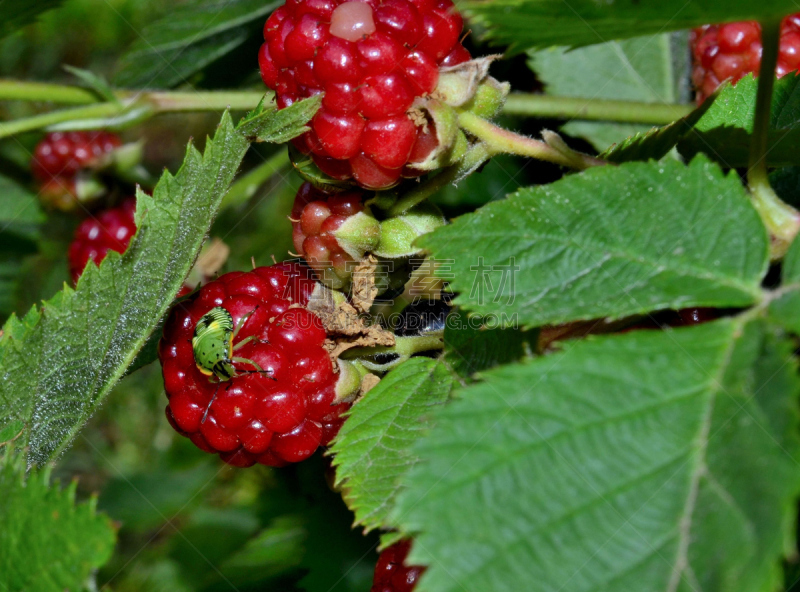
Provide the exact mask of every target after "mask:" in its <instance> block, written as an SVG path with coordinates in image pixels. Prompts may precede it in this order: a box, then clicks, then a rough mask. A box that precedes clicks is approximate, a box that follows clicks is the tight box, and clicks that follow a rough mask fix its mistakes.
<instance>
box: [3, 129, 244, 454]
mask: <svg viewBox="0 0 800 592" xmlns="http://www.w3.org/2000/svg"><path fill="white" fill-rule="evenodd" d="M247 148H248V143H247V141H246V140H245V138H244V137H243V136H242V135H241V134H239V133H238V132H237V131H236V130H235V129H234V128H233V125H232V123H231V120H230V116H229V115H228V114H226V115H225V116H224V117H223V119H222V123H221V125H220V127H219V129H218V131H217V134H216V136H215V138H214V140H208V141H207V143H206V151H205V155H201V154H200V153H199V152H198V151H197V150H196V149H194V148H193V147H191V146H190V147H189V149H188V150H187V153H186V160H185V161H184V164H183V166H182V167H181V169H180V170H179V171H178V173H177V175H175V176H173V175H171V174H169V173H167V172H165V173H164V175H163V176H162V177H161V180H160V181H159V183H158V185H157V186H156V188H155V190H154V192H153V196H152V197H151V196H149V195H147V194H145V193H142V192H140V193H139V195H138V202H137V210H136V218H137V220H136V223H137V227H138V229H139V230H138V232H137V233H136V235H135V236H134V237H133V240H132V241H131V245H130V247H129V248H128V250H127V252H126V253H125V254H123V255H119V254H117V253H114V252H110V253H109V255H108V256H107V257H106V258H105V259H104V260H103V262H102V264H101V265H100V268H99V269H98V268H97V267H94V266H89V267H87V269H86V270H85V271H84V273H83V275H82V276H81V279H80V280H79V282H78V285H77V288H76V289H75V290H73V289H71V288H69V287H65V288H64V290H63V291H62V292H60V293H58V294H57V295H56V296H55V297H54V298H52V299H51V300H49V301H48V302H45V303H44V304H43V306H42V307H41V309H40V310H36V309H34V310H31V312H30V313H28V315H26V316H25V317H24V319H23V320H22V323H20V321H18V320H17V319H15V318H14V317H12V318H11V319H10V320H9V321H8V322H7V323H6V325H5V331H4V334H3V336H2V339H1V340H0V376H2V384H0V426H5V425H6V424H7V423H9V422H10V421H12V420H22V421H24V422H25V423H26V425H27V426H29V430H30V433H29V434H26V436H27V438H26V439H27V444H28V445H29V448H30V449H29V463H31V464H44V463H45V462H47V461H49V460H52V459H53V458H54V457H55V456H56V455H58V453H59V452H61V451H62V450H63V449H64V447H65V446H67V444H68V443H69V442H70V441H71V440H72V438H73V437H74V436H75V434H76V433H77V432H78V430H79V429H80V428H81V427H82V426H83V424H84V423H85V422H86V420H87V419H88V418H89V417H90V416H91V414H92V413H93V412H94V410H95V408H96V407H97V405H98V404H99V403H100V402H101V401H102V400H103V399H104V398H105V397H106V395H107V394H108V393H109V391H110V390H111V388H112V387H113V385H114V384H116V382H117V381H118V380H119V379H120V377H121V376H122V375H123V374H124V373H125V370H126V369H127V368H128V366H129V365H130V364H131V362H132V361H133V359H134V357H135V356H136V354H137V353H138V351H139V350H140V349H141V348H142V346H143V345H144V344H145V342H146V340H147V338H148V337H149V335H150V333H151V332H152V331H153V330H154V329H155V327H156V326H157V325H158V322H159V321H160V320H161V318H162V317H163V316H164V314H165V313H166V311H167V308H168V307H169V305H170V304H171V303H172V301H173V298H174V297H175V294H176V293H177V292H178V290H179V289H180V287H181V285H182V282H183V279H184V278H185V277H186V275H187V273H188V272H189V269H190V268H191V266H192V263H193V261H194V258H195V257H196V256H197V253H198V252H199V250H200V247H201V246H202V243H203V239H204V237H205V234H206V233H207V231H208V228H209V227H210V225H211V221H212V220H213V217H214V215H215V213H216V210H217V208H218V207H219V203H220V201H221V200H222V198H223V196H224V194H225V191H226V190H227V189H228V186H229V184H230V182H231V181H232V179H233V176H234V175H235V173H236V170H237V168H238V166H239V163H240V162H241V160H242V158H243V156H244V153H245V152H246V151H247Z"/></svg>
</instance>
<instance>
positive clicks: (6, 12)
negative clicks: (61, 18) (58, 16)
mask: <svg viewBox="0 0 800 592" xmlns="http://www.w3.org/2000/svg"><path fill="white" fill-rule="evenodd" d="M60 3H61V0H37V1H36V2H30V1H29V0H5V1H4V2H3V19H2V23H0V38H2V37H5V36H6V35H9V34H10V33H14V32H15V31H17V30H18V29H19V28H20V27H23V26H24V25H27V24H28V23H32V22H33V21H35V20H36V19H37V18H38V17H39V15H40V14H42V13H43V12H45V11H48V10H52V9H53V8H55V7H56V6H58V5H59V4H60Z"/></svg>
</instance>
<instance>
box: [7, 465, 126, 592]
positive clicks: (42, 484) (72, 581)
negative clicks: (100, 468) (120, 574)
mask: <svg viewBox="0 0 800 592" xmlns="http://www.w3.org/2000/svg"><path fill="white" fill-rule="evenodd" d="M7 461H8V459H7ZM0 462H2V461H0ZM13 464H14V463H12V462H6V466H5V467H2V468H0V497H2V499H3V503H2V504H0V549H3V552H2V553H0V589H3V590H8V591H10V592H16V591H20V592H21V591H23V590H41V591H43V592H44V591H49V590H53V591H56V590H82V589H83V585H84V582H85V580H86V579H87V578H88V577H89V575H90V573H91V572H92V571H93V570H95V569H97V568H99V567H101V566H102V565H103V564H104V563H105V562H106V561H108V559H109V558H110V557H111V553H112V551H113V549H114V539H115V535H114V529H113V527H112V526H111V521H110V520H109V519H108V518H107V517H106V516H103V515H98V514H96V513H95V502H96V500H95V499H94V498H92V499H91V500H89V501H87V502H84V503H81V504H76V503H75V488H76V485H77V483H76V482H75V481H73V482H72V483H71V484H70V485H69V486H68V487H67V488H66V489H63V490H62V489H60V488H59V487H58V485H57V484H56V485H54V486H53V487H48V486H47V478H46V477H45V475H44V474H42V473H33V474H31V475H30V476H29V477H28V478H27V480H25V481H23V478H22V475H21V471H19V472H17V471H15V470H14V468H13Z"/></svg>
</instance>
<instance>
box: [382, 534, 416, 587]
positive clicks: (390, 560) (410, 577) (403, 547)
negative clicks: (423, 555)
mask: <svg viewBox="0 0 800 592" xmlns="http://www.w3.org/2000/svg"><path fill="white" fill-rule="evenodd" d="M410 549H411V541H408V540H405V541H400V542H398V543H395V544H394V545H392V546H390V547H387V548H386V549H384V550H383V552H382V553H381V554H380V557H379V558H378V564H377V565H376V566H375V576H374V577H373V580H372V588H370V592H411V590H413V589H414V586H416V584H417V580H418V579H419V576H420V575H422V572H424V571H425V568H424V567H420V566H414V565H410V566H407V565H406V564H405V560H406V557H408V552H409V550H410Z"/></svg>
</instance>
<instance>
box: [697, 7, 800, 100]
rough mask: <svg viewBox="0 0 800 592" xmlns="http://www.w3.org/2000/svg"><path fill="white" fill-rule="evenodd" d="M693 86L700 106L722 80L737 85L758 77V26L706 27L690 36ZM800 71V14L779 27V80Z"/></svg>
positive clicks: (736, 24) (738, 24)
mask: <svg viewBox="0 0 800 592" xmlns="http://www.w3.org/2000/svg"><path fill="white" fill-rule="evenodd" d="M690 43H691V47H692V64H693V70H692V83H693V84H694V87H695V90H696V91H697V102H698V103H702V102H703V101H704V100H705V99H706V97H708V96H709V95H710V94H712V93H713V92H714V91H715V90H716V89H717V87H718V86H719V85H720V84H721V83H722V82H724V81H725V80H730V81H731V82H732V83H736V82H738V81H739V80H740V79H742V78H743V77H744V76H745V75H746V74H749V73H751V72H752V73H754V74H758V70H759V67H760V65H761V26H760V25H759V24H758V23H757V22H755V21H746V22H741V23H727V24H724V25H705V26H703V27H700V28H698V29H695V30H693V31H692V33H691V37H690ZM798 69H800V13H797V14H793V15H790V16H787V17H786V18H785V19H783V22H782V23H781V40H780V53H779V55H778V66H777V68H776V69H775V73H776V75H777V76H778V77H781V76H784V75H786V74H788V73H789V72H794V71H797V70H798Z"/></svg>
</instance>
